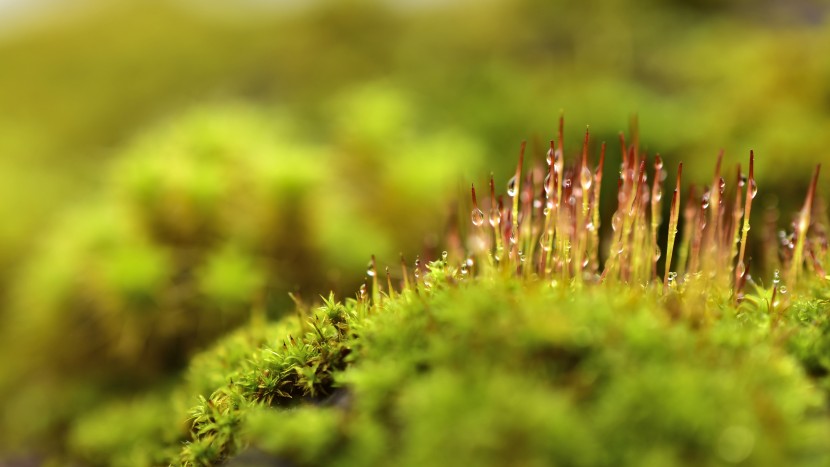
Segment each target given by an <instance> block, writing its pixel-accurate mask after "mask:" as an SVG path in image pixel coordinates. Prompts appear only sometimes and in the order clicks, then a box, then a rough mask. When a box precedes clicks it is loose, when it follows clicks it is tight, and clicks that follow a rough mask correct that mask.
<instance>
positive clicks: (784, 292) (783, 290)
mask: <svg viewBox="0 0 830 467" xmlns="http://www.w3.org/2000/svg"><path fill="white" fill-rule="evenodd" d="M787 292H788V290H787V286H786V285H782V286H781V287H779V288H778V293H780V294H782V295H783V294H786V293H787Z"/></svg>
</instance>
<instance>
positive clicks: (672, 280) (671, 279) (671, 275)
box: [669, 271, 677, 284]
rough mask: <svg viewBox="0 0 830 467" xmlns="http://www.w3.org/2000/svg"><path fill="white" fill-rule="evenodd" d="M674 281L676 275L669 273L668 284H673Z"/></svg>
mask: <svg viewBox="0 0 830 467" xmlns="http://www.w3.org/2000/svg"><path fill="white" fill-rule="evenodd" d="M675 280H677V273H676V272H674V271H672V272H670V273H669V284H671V283H673V282H674V281H675Z"/></svg>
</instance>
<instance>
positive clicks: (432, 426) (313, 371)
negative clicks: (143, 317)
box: [81, 264, 830, 465]
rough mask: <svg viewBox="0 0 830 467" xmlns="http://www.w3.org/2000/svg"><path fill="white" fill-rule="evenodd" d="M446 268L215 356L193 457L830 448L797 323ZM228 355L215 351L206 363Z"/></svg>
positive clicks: (747, 454)
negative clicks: (796, 343)
mask: <svg viewBox="0 0 830 467" xmlns="http://www.w3.org/2000/svg"><path fill="white" fill-rule="evenodd" d="M432 271H433V272H432V273H431V274H429V275H427V276H426V277H425V280H426V281H429V282H430V284H431V287H430V289H429V290H425V289H422V290H421V292H420V294H416V293H415V292H414V291H406V292H404V293H403V295H399V296H397V297H396V298H393V299H389V298H386V299H385V300H384V301H383V302H382V303H380V304H377V305H371V304H370V303H369V302H368V301H366V300H363V301H361V300H350V301H348V302H347V303H345V304H338V303H335V302H334V301H327V303H325V304H324V305H323V306H321V307H320V308H319V309H317V310H315V311H314V312H313V314H312V315H310V316H309V317H308V321H307V323H308V324H307V325H306V329H305V330H304V331H300V332H297V331H298V329H297V328H298V327H299V326H297V325H296V321H294V323H293V325H289V327H294V328H295V329H294V330H293V331H290V332H286V330H287V329H281V330H275V331H274V332H272V333H269V334H270V336H269V337H268V338H266V339H264V342H265V344H264V346H263V347H261V348H259V349H255V347H256V346H255V343H253V342H250V344H249V346H248V347H246V349H247V351H248V352H250V356H249V357H248V358H244V359H238V360H237V363H236V364H235V365H233V364H232V365H230V366H224V365H215V364H214V366H219V367H224V368H225V371H223V372H222V371H210V370H205V368H204V367H202V368H201V369H200V370H197V372H198V373H202V372H204V373H205V374H212V375H215V376H218V375H220V374H222V376H223V378H222V379H223V381H222V383H221V384H218V385H216V388H215V391H214V392H213V393H212V394H211V395H209V396H202V397H201V398H200V399H199V402H198V404H197V405H196V406H195V407H194V408H192V409H191V411H190V414H191V418H190V422H189V423H190V426H191V431H192V434H191V435H190V436H189V437H188V438H189V439H188V440H187V441H186V444H185V445H184V448H183V449H182V451H181V454H180V457H178V461H180V462H181V463H182V464H183V465H213V464H217V463H220V462H222V461H225V460H228V461H229V462H230V464H231V465H246V464H245V462H249V461H251V462H252V461H253V459H258V458H265V459H271V460H272V461H276V460H277V459H279V460H280V461H284V462H289V463H293V464H296V465H390V464H394V465H457V464H458V463H459V462H463V463H472V464H475V465H515V464H516V463H519V464H523V465H549V464H551V463H554V464H559V463H564V464H567V465H725V464H731V463H742V464H743V465H823V464H824V463H826V462H827V461H828V460H830V457H828V456H830V449H828V448H827V446H826V443H824V440H825V439H826V437H827V436H828V435H830V420H829V419H828V417H827V416H828V411H827V407H826V405H825V404H824V402H823V398H822V394H821V392H820V391H819V390H818V389H817V388H815V387H814V385H812V384H811V383H810V381H809V380H808V378H807V376H806V375H805V373H804V372H803V371H802V370H801V369H800V367H799V365H798V363H797V361H796V360H795V359H793V358H791V357H790V356H789V355H788V354H787V353H786V351H785V348H784V347H781V346H779V345H776V342H777V339H776V337H777V336H782V335H786V331H785V332H781V333H779V331H782V329H780V328H779V331H772V330H771V329H770V328H769V327H765V326H763V325H759V324H758V321H756V320H741V319H738V318H737V317H734V316H732V317H724V318H723V319H721V320H718V321H717V322H716V323H713V324H712V325H710V326H707V327H706V328H705V329H701V328H699V327H697V326H695V325H694V324H693V323H690V322H689V321H688V320H684V319H679V320H678V319H673V318H672V317H671V312H670V305H669V304H666V303H662V302H661V300H660V299H659V297H657V296H655V295H654V294H642V293H641V292H637V291H633V290H631V289H628V288H618V289H617V288H612V289H608V290H599V291H596V293H591V294H583V293H578V294H573V293H570V292H569V291H568V290H565V289H552V288H550V287H549V286H547V284H544V283H541V282H531V283H528V282H522V281H519V280H517V279H504V278H501V277H480V278H478V279H475V280H470V279H465V278H463V277H462V276H461V274H460V272H459V271H458V270H457V269H452V268H447V269H445V268H444V266H443V265H437V266H436V265H435V264H433V268H432ZM758 313H759V314H760V313H762V312H758ZM287 319H288V320H292V318H287ZM240 335H242V334H240ZM295 336H296V337H295ZM243 347H244V346H243ZM223 348H224V349H227V348H228V346H227V344H224V345H220V346H219V347H218V349H223ZM237 349H239V348H237ZM224 352H225V351H222V350H217V351H214V352H213V353H207V354H205V355H204V356H203V357H202V358H201V359H200V361H201V364H202V365H203V364H204V363H206V362H207V361H210V360H212V359H214V358H216V357H217V356H219V355H222V354H223V353H224ZM217 360H218V359H217ZM196 366H199V364H197V365H196ZM194 369H195V367H194ZM190 374H191V375H192V374H194V371H191V372H190ZM217 381H218V379H217ZM180 389H181V388H180ZM191 394H195V393H191ZM179 416H181V415H180V414H179ZM180 421H181V418H176V417H175V416H169V417H164V418H159V419H157V420H156V422H157V424H158V426H159V427H165V426H171V425H172V426H176V425H177V423H178V422H180ZM81 426H83V424H82V425H81ZM150 434H152V432H150ZM160 440H161V438H160V437H159V436H158V435H156V436H155V438H154V437H153V436H148V437H147V438H146V439H145V442H144V443H143V444H140V445H142V446H154V445H161V446H164V448H163V449H162V450H160V451H159V452H167V453H169V452H170V451H171V449H173V448H175V447H176V446H177V445H179V443H178V442H176V443H167V444H165V443H160V442H159V441H160ZM104 441H106V440H104ZM104 441H101V442H100V443H99V444H104ZM113 452H116V453H117V452H118V451H117V450H113ZM237 456H239V460H238V464H234V459H235V458H236V457H237ZM171 461H173V462H176V461H177V458H173V459H171Z"/></svg>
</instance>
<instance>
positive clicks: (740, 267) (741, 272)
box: [735, 262, 746, 277]
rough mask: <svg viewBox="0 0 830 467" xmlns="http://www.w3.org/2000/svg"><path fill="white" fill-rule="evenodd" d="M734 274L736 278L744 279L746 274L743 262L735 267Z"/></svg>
mask: <svg viewBox="0 0 830 467" xmlns="http://www.w3.org/2000/svg"><path fill="white" fill-rule="evenodd" d="M735 273H736V274H737V275H738V277H744V275H745V274H746V265H745V264H744V263H743V262H740V263H738V265H737V266H735Z"/></svg>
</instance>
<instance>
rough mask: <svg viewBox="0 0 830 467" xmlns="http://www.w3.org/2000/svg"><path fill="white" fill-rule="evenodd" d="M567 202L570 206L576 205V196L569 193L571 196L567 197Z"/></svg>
mask: <svg viewBox="0 0 830 467" xmlns="http://www.w3.org/2000/svg"><path fill="white" fill-rule="evenodd" d="M568 204H570V205H571V206H574V205H576V196H573V195H571V196H570V197H569V198H568Z"/></svg>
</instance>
